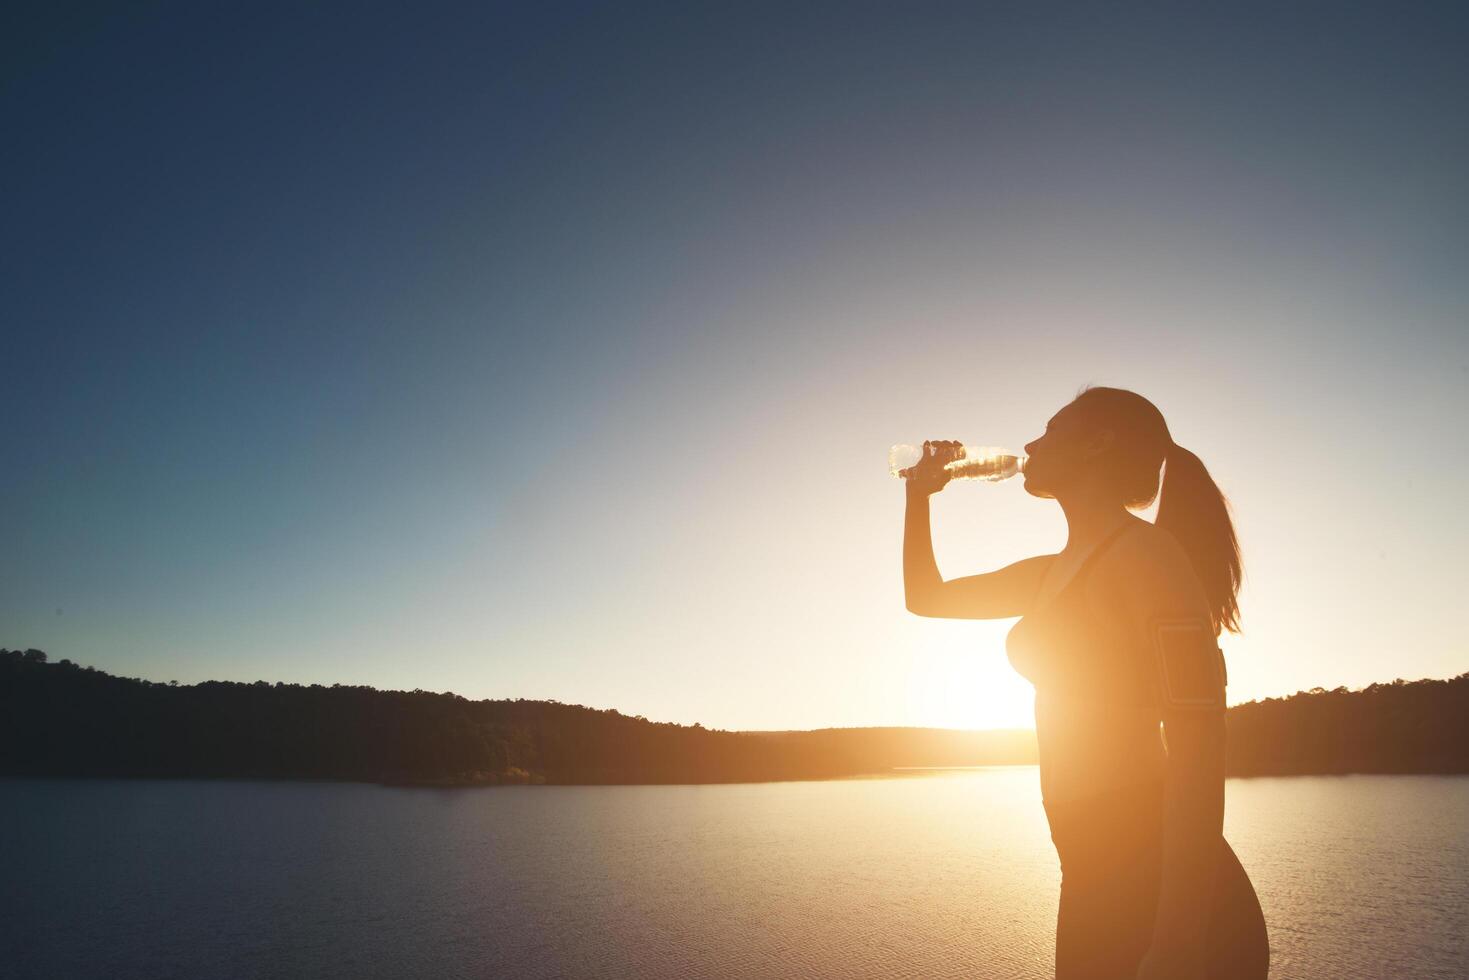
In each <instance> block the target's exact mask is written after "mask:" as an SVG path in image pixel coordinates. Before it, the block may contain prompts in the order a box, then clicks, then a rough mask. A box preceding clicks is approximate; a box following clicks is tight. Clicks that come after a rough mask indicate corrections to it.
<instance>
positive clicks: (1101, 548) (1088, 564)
mask: <svg viewBox="0 0 1469 980" xmlns="http://www.w3.org/2000/svg"><path fill="white" fill-rule="evenodd" d="M1130 527H1132V521H1130V520H1129V521H1123V522H1122V524H1121V526H1120V527H1114V528H1113V529H1112V530H1110V531H1108V532H1107V536H1106V537H1105V538H1103V539H1102V540H1101V541H1099V542H1097V546H1096V547H1095V548H1093V549H1092V553H1091V554H1089V555H1087V556H1086V561H1084V562H1082V563H1081V568H1079V569H1077V571H1076V580H1077V581H1081V580H1082V577H1083V576H1084V575H1086V574H1087V573H1088V572H1090V571H1091V570H1092V565H1094V564H1096V561H1097V559H1098V558H1100V557H1102V553H1103V552H1105V551H1106V550H1107V549H1108V548H1109V547H1111V546H1112V542H1113V541H1116V540H1117V539H1118V538H1120V537H1122V534H1123V532H1124V531H1126V530H1127V529H1128V528H1130Z"/></svg>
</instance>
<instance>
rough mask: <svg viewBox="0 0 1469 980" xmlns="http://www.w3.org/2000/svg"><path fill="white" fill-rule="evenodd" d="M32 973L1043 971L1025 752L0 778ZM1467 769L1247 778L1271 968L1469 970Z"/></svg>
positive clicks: (8, 950)
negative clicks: (455, 779) (347, 776)
mask: <svg viewBox="0 0 1469 980" xmlns="http://www.w3.org/2000/svg"><path fill="white" fill-rule="evenodd" d="M0 813H3V814H4V815H5V822H4V834H3V837H0V948H3V950H4V957H5V963H4V972H5V973H6V975H7V976H11V977H46V978H51V977H148V978H155V977H170V976H172V977H202V978H211V977H276V976H310V977H353V978H358V977H399V976H420V977H430V976H436V977H528V978H535V977H608V978H613V977H617V978H621V977H654V978H669V980H674V978H678V980H687V978H697V977H753V978H772V980H773V978H803V977H843V978H848V977H851V978H855V977H873V978H877V977H882V978H903V977H914V978H917V977H924V978H948V977H993V978H1005V977H1044V976H1046V975H1048V973H1049V971H1050V965H1051V949H1052V941H1053V928H1054V920H1055V914H1056V898H1057V893H1058V889H1059V887H1060V871H1059V868H1058V865H1057V862H1056V857H1055V852H1054V850H1053V848H1052V845H1051V841H1050V838H1049V836H1048V834H1047V831H1046V826H1045V819H1044V815H1043V812H1042V810H1041V806H1040V797H1039V790H1038V786H1037V776H1036V771H1035V770H1034V769H1033V768H1006V769H984V770H971V771H953V772H940V773H933V774H925V775H908V776H902V777H898V778H884V779H855V780H838V781H831V782H802V783H751V784H738V785H723V786H608V787H603V786H597V787H575V786H545V787H501V788H487V789H465V790H427V789H395V788H386V787H377V786H366V785H355V784H336V783H265V782H261V783H252V782H174V781H138V782H111V781H106V782H103V781H97V782H87V781H30V780H0ZM1466 827H1469V778H1463V777H1428V776H1340V777H1296V778H1287V779H1249V780H1230V781H1229V783H1228V811H1227V815H1226V836H1227V837H1228V838H1229V840H1230V842H1231V844H1233V845H1234V848H1235V850H1236V852H1237V853H1238V854H1239V856H1240V860H1241V861H1242V862H1243V863H1244V865H1245V867H1246V869H1248V871H1249V872H1250V875H1251V877H1252V878H1253V879H1254V882H1255V887H1256V890H1257V891H1258V893H1259V895H1260V900H1261V903H1262V904H1263V906H1264V908H1265V916H1266V920H1267V922H1268V924H1269V928H1270V944H1271V949H1272V970H1271V975H1272V976H1274V977H1303V978H1304V977H1339V978H1357V977H1361V978H1369V977H1370V978H1378V977H1403V978H1412V977H1452V978H1462V977H1464V976H1466V975H1469V959H1466V947H1465V938H1464V937H1465V934H1466V931H1469V928H1466V927H1469V840H1466V834H1465V828H1466Z"/></svg>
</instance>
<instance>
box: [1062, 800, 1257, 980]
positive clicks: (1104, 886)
mask: <svg viewBox="0 0 1469 980" xmlns="http://www.w3.org/2000/svg"><path fill="white" fill-rule="evenodd" d="M1045 809H1046V818H1047V819H1048V820H1049V821H1050V825H1051V840H1052V841H1054V842H1055V844H1056V853H1057V854H1058V855H1059V856H1060V858H1061V908H1060V912H1059V914H1058V915H1057V917H1056V980H1113V978H1116V980H1134V978H1135V977H1136V976H1137V969H1138V965H1139V964H1140V963H1141V962H1142V959H1143V956H1144V955H1145V954H1146V953H1147V951H1148V947H1149V946H1150V945H1152V940H1153V918H1154V915H1155V914H1156V913H1157V910H1158V888H1159V883H1160V881H1161V872H1162V863H1163V862H1162V840H1163V784H1162V782H1157V781H1155V782H1150V783H1146V784H1143V785H1138V786H1125V787H1121V788H1119V789H1116V790H1109V791H1108V792H1106V793H1104V794H1101V795H1098V796H1094V797H1090V798H1087V799H1084V800H1074V801H1066V802H1064V803H1060V804H1055V803H1046V804H1045ZM1218 847H1219V865H1218V868H1217V870H1216V871H1215V875H1214V894H1213V901H1212V904H1211V907H1210V918H1209V932H1208V939H1207V942H1208V953H1207V963H1208V971H1207V972H1208V976H1209V977H1210V978H1226V977H1228V978H1232V980H1256V978H1263V977H1264V976H1265V975H1266V973H1267V972H1268V970H1269V966H1270V945H1269V942H1268V940H1267V938H1266V935H1265V917H1264V916H1263V915H1262V914H1261V912H1260V902H1259V900H1258V899H1257V898H1256V897H1255V889H1254V887H1253V886H1251V884H1250V879H1249V876H1248V875H1246V874H1245V869H1244V868H1243V867H1241V866H1240V863H1239V858H1237V857H1235V854H1234V850H1233V849H1232V848H1231V847H1230V846H1229V844H1228V842H1226V841H1225V840H1224V838H1223V837H1220V838H1219V844H1218Z"/></svg>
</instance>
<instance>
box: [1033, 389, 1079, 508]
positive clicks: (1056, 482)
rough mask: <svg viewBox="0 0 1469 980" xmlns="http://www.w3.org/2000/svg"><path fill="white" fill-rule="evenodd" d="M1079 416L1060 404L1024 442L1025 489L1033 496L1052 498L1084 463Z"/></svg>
mask: <svg viewBox="0 0 1469 980" xmlns="http://www.w3.org/2000/svg"><path fill="white" fill-rule="evenodd" d="M1079 421H1080V420H1079V419H1078V417H1077V415H1076V413H1075V412H1073V411H1071V410H1070V409H1069V408H1063V409H1061V411H1059V412H1057V413H1056V414H1055V415H1053V416H1051V421H1049V422H1047V423H1046V431H1045V432H1044V433H1042V434H1041V437H1040V438H1039V439H1034V440H1032V441H1030V442H1027V443H1026V444H1025V455H1026V461H1025V470H1024V471H1023V473H1022V475H1023V476H1024V478H1025V492H1026V493H1028V494H1030V495H1031V496H1032V497H1044V498H1052V497H1055V496H1056V492H1057V490H1059V489H1064V488H1065V487H1066V485H1067V484H1069V483H1070V482H1071V481H1072V480H1073V479H1074V478H1075V477H1076V475H1077V473H1078V471H1079V469H1080V468H1081V466H1082V464H1083V462H1084V461H1083V458H1082V455H1081V444H1082V440H1081V438H1080V435H1081V433H1080V432H1079V431H1078V422H1079Z"/></svg>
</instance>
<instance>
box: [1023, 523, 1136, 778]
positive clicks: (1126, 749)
mask: <svg viewBox="0 0 1469 980" xmlns="http://www.w3.org/2000/svg"><path fill="white" fill-rule="evenodd" d="M1134 523H1135V522H1134V521H1126V522H1124V523H1123V524H1122V525H1121V526H1120V527H1118V528H1115V529H1114V530H1112V531H1110V532H1108V534H1107V536H1106V537H1104V538H1103V539H1102V540H1101V541H1100V542H1099V543H1098V544H1097V546H1096V547H1095V548H1093V549H1092V553H1091V554H1090V555H1088V556H1087V558H1086V560H1085V561H1084V562H1082V565H1081V568H1079V569H1078V570H1077V572H1076V574H1075V575H1073V576H1072V578H1071V581H1069V582H1068V583H1066V586H1065V587H1064V588H1063V589H1062V590H1061V592H1060V594H1058V595H1057V596H1056V597H1055V598H1054V599H1052V600H1050V601H1049V602H1047V603H1046V604H1045V605H1043V606H1042V607H1040V608H1039V609H1033V610H1032V611H1031V612H1030V613H1028V614H1027V615H1025V616H1024V617H1022V618H1021V619H1020V621H1019V622H1017V623H1016V624H1015V625H1014V626H1012V627H1011V628H1010V632H1009V634H1007V635H1006V637H1005V653H1006V656H1007V657H1008V659H1009V661H1010V663H1011V665H1012V666H1013V667H1014V668H1015V669H1016V670H1017V671H1018V672H1019V673H1020V674H1021V676H1023V677H1024V678H1025V679H1026V680H1028V681H1030V682H1031V684H1033V685H1034V686H1035V691H1036V698H1035V728H1036V739H1037V742H1038V743H1039V747H1040V764H1041V788H1042V794H1043V796H1045V797H1046V798H1047V799H1051V798H1056V797H1059V796H1070V795H1075V793H1076V791H1077V787H1080V786H1091V787H1096V786H1103V785H1115V784H1118V783H1126V782H1132V781H1135V780H1137V779H1139V778H1144V777H1148V776H1154V775H1157V774H1158V773H1159V772H1161V767H1162V760H1163V753H1162V742H1161V739H1160V737H1159V723H1160V722H1161V721H1162V712H1161V710H1160V708H1159V705H1158V702H1157V699H1156V695H1155V688H1154V678H1153V669H1154V668H1153V666H1152V660H1151V658H1150V657H1149V656H1148V654H1147V651H1146V650H1144V649H1140V648H1139V645H1138V640H1137V638H1136V634H1135V632H1134V631H1132V630H1130V629H1128V628H1127V624H1126V623H1125V622H1124V621H1123V616H1122V615H1120V614H1119V615H1117V616H1106V617H1101V616H1098V615H1097V613H1096V611H1094V610H1093V609H1092V608H1091V607H1090V606H1089V605H1088V604H1087V598H1086V584H1087V580H1088V579H1089V578H1090V574H1091V571H1092V569H1094V568H1095V567H1096V564H1097V561H1098V560H1099V559H1100V558H1101V556H1102V555H1103V554H1105V553H1106V551H1107V549H1108V548H1110V547H1111V546H1112V544H1113V543H1114V542H1115V541H1116V540H1117V539H1118V538H1119V537H1121V536H1122V535H1123V534H1124V533H1126V532H1127V531H1128V530H1129V529H1131V528H1132V527H1133V526H1134ZM1038 591H1039V586H1037V592H1038Z"/></svg>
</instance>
